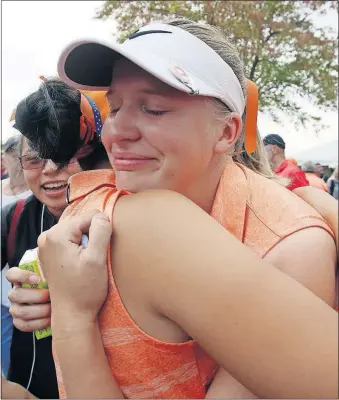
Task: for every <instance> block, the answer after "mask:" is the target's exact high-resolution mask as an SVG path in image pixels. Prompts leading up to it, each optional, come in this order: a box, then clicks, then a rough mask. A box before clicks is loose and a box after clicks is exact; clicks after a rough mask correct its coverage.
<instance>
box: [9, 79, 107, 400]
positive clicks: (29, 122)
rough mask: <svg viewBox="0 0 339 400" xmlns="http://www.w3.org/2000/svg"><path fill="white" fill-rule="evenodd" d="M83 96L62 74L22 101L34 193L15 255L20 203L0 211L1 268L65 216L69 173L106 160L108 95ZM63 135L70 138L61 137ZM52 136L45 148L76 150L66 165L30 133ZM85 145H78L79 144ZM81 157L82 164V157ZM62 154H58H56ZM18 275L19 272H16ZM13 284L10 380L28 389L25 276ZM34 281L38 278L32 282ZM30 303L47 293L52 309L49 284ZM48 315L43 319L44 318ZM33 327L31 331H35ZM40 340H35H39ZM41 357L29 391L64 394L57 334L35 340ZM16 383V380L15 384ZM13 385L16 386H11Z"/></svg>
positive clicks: (25, 158) (25, 161)
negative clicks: (22, 313) (103, 136)
mask: <svg viewBox="0 0 339 400" xmlns="http://www.w3.org/2000/svg"><path fill="white" fill-rule="evenodd" d="M86 93H88V95H86V96H85V95H83V94H82V93H81V92H80V91H79V90H76V89H74V88H72V87H70V86H69V85H67V84H65V83H63V82H61V81H60V80H59V79H50V80H46V79H43V82H42V83H41V85H40V87H39V89H38V90H37V91H36V92H34V93H32V94H31V95H29V96H28V97H27V98H25V99H24V100H22V101H21V102H20V103H19V105H18V107H17V109H16V115H15V128H16V129H18V131H19V132H20V133H24V134H25V135H26V137H22V138H21V141H20V142H21V148H20V152H21V153H20V161H21V165H22V168H23V173H24V175H25V178H26V181H27V183H28V186H29V187H30V189H31V190H32V192H33V195H31V196H30V197H29V198H28V199H27V200H26V201H25V203H24V205H23V208H22V210H21V212H20V215H19V217H18V219H17V224H16V230H15V235H14V236H12V238H13V246H12V247H13V248H14V251H13V254H9V251H8V245H7V244H8V243H9V242H11V241H10V235H9V232H10V227H11V222H12V220H13V215H14V211H15V208H16V204H15V203H13V204H9V205H7V206H6V207H4V208H3V209H2V216H1V227H2V229H1V267H3V266H4V265H5V264H6V263H8V264H9V266H10V270H9V272H8V273H11V271H12V270H18V271H19V273H25V272H28V271H22V270H20V269H18V268H12V267H15V266H17V265H18V264H19V262H20V260H21V258H22V256H23V255H24V253H25V252H26V250H28V249H34V248H36V247H37V239H38V237H39V235H40V234H41V231H44V230H47V229H49V228H51V227H52V226H53V225H55V224H56V223H57V221H58V220H59V217H60V215H61V214H62V212H63V211H64V209H65V207H66V193H67V182H68V179H69V177H70V176H72V175H74V174H75V173H77V172H80V171H81V166H82V167H88V168H91V167H92V166H93V165H98V164H96V160H97V158H98V156H99V157H100V159H101V162H102V163H104V162H105V160H107V155H106V152H105V149H104V147H103V146H102V144H101V143H97V141H96V139H95V138H96V131H97V128H98V127H99V116H100V121H104V119H105V116H106V110H108V106H106V108H105V104H107V103H106V100H105V97H104V93H103V92H101V94H100V92H97V93H95V94H94V96H90V92H86ZM100 96H101V98H102V99H103V100H104V102H103V104H104V106H103V107H102V108H103V109H104V110H105V112H104V113H102V108H100V107H99V106H98V107H97V106H96V104H98V103H99V101H97V100H95V101H94V100H93V99H94V98H98V97H100ZM74 130H76V132H77V135H76V136H77V143H75V142H72V141H70V140H68V138H69V137H70V136H72V132H73V131H74ZM59 134H60V136H61V137H63V138H64V139H65V140H64V141H63V140H61V141H60V140H59V138H58V135H59ZM36 135H38V136H39V137H43V136H45V135H46V136H48V138H49V140H48V141H46V142H45V151H48V149H49V148H54V146H55V142H53V140H54V139H55V138H56V140H57V143H58V144H59V145H60V146H61V148H60V149H59V156H60V155H61V157H65V155H66V156H67V154H68V152H69V151H71V152H73V151H74V149H76V150H75V151H74V153H75V152H76V153H77V154H76V156H77V157H76V158H75V157H72V159H71V160H69V161H70V162H69V163H67V164H64V163H62V162H60V160H59V161H58V160H55V162H53V161H52V160H51V159H50V158H49V157H45V156H44V154H43V153H41V154H38V153H37V150H36V146H35V145H36V143H33V141H32V140H30V138H32V137H34V138H35V137H36ZM80 143H82V144H83V146H81V148H80V149H79V144H80ZM77 150H79V151H77ZM78 157H80V158H81V166H80V165H79V163H78V162H77V159H78ZM56 158H57V156H56ZM14 275H15V274H14ZM11 283H12V284H13V285H14V288H13V289H12V290H11V292H10V293H9V297H10V300H11V303H12V306H11V313H12V315H13V319H14V321H13V322H14V328H13V338H12V346H11V352H10V368H9V373H8V380H9V381H12V382H15V383H17V384H19V385H20V386H22V387H24V388H26V387H27V386H28V384H29V381H30V375H31V370H32V362H33V355H34V351H33V343H32V333H28V332H25V330H24V329H23V327H22V326H20V327H19V328H18V326H17V324H16V322H17V320H18V313H17V305H16V301H17V297H16V293H17V291H16V290H19V291H20V290H23V291H28V289H22V288H21V287H20V286H21V283H22V282H21V281H20V275H19V276H18V275H16V276H14V278H13V279H12V280H11ZM30 283H34V282H30ZM28 293H29V298H28V299H27V302H28V303H30V304H33V305H32V307H33V308H34V307H36V298H37V296H40V295H42V296H43V297H44V298H45V304H44V315H46V314H48V313H49V312H50V304H49V295H48V291H47V290H45V289H30V290H29V291H28ZM41 320H42V321H43V320H44V319H43V318H42V319H40V321H41ZM36 329H37V328H34V329H33V330H32V331H35V330H36ZM34 340H35V339H34ZM35 346H36V353H35V354H36V358H35V364H34V369H33V374H32V379H31V381H30V384H29V391H30V392H31V393H32V394H33V395H34V396H37V397H39V398H43V399H49V398H51V399H55V398H59V393H58V387H57V381H56V372H55V366H54V361H53V357H52V338H51V337H47V338H44V339H41V340H35ZM14 386H15V385H14ZM12 387H13V385H12Z"/></svg>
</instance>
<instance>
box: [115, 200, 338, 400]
mask: <svg viewBox="0 0 339 400" xmlns="http://www.w3.org/2000/svg"><path fill="white" fill-rule="evenodd" d="M167 207H168V208H167ZM167 210H172V215H169V213H168V211H167ZM197 227H203V229H202V228H199V229H197ZM114 243H115V246H114V250H113V252H112V257H113V265H114V266H115V273H116V274H119V269H120V268H130V269H131V270H133V273H134V274H136V276H134V279H136V280H137V279H138V278H140V279H143V281H144V282H148V288H147V290H148V291H149V292H150V293H151V295H150V297H151V298H153V299H156V304H154V306H155V307H157V309H158V311H159V312H160V313H162V314H163V315H164V316H166V317H168V318H170V319H172V320H173V321H174V322H176V323H177V324H178V325H179V326H181V327H182V328H183V329H184V330H185V331H186V332H187V333H188V334H189V335H190V336H192V337H193V338H195V339H196V340H197V341H198V343H200V345H201V346H202V347H203V348H204V349H205V350H206V351H207V352H208V353H209V354H211V356H212V357H213V358H214V359H215V360H217V362H218V363H219V364H220V365H222V366H223V367H224V368H225V369H226V370H227V371H229V372H230V373H231V374H232V376H233V377H234V378H235V379H236V380H238V381H239V382H241V383H242V384H243V385H244V386H245V387H246V388H248V389H249V390H251V391H252V392H253V393H255V394H256V395H257V396H259V397H271V398H278V397H286V398H291V397H295V398H296V397H306V398H313V397H316V398H322V397H327V398H333V397H336V396H337V390H338V388H337V374H338V365H337V359H336V354H337V347H338V340H337V335H338V326H337V314H336V313H335V312H334V311H333V310H331V308H330V307H328V306H327V305H326V304H325V303H324V302H323V301H321V300H320V299H319V298H317V297H316V296H314V295H313V294H312V293H311V292H310V291H309V290H307V289H305V288H304V287H302V286H301V285H300V284H298V283H297V282H296V281H295V280H294V279H292V278H290V277H288V276H287V275H285V274H283V273H281V272H280V271H279V270H277V269H276V268H272V266H271V265H270V264H269V263H268V262H267V261H264V260H261V259H260V258H258V257H256V256H255V255H254V254H253V253H252V252H251V251H250V250H249V249H247V248H246V247H245V246H244V245H243V244H242V243H240V242H239V241H238V240H236V239H235V238H234V237H233V236H232V235H231V234H229V233H228V232H226V231H225V230H224V229H223V228H222V227H221V226H220V225H218V224H217V223H216V222H215V221H214V220H213V219H212V218H211V217H210V216H208V215H207V214H206V213H204V212H203V211H202V210H201V209H199V208H198V207H196V206H194V205H193V204H192V203H191V202H190V201H189V200H187V199H185V198H183V197H181V196H179V195H177V194H174V193H161V195H158V194H157V193H154V192H153V193H150V192H149V193H140V194H138V195H135V196H126V197H124V198H122V199H121V200H119V202H118V203H117V206H116V212H115V231H114ZM131 243H133V252H131V251H129V249H130V244H131ZM173 249H175V251H173ZM304 258H305V260H304V261H305V262H310V261H311V260H308V259H307V255H305V257H304ZM135 265H138V268H134V267H133V266H135ZM138 274H140V276H138ZM188 282H189V285H188V284H187V283H188ZM173 293H175V296H173ZM202 294H205V295H202ZM202 321H203V322H202ZM320 321H321V322H320ZM272 371H274V373H273V372H272ZM319 382H321V384H319Z"/></svg>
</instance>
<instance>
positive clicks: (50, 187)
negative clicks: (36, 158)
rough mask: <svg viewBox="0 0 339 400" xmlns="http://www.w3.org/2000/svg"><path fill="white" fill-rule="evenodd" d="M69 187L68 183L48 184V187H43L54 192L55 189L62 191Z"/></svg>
mask: <svg viewBox="0 0 339 400" xmlns="http://www.w3.org/2000/svg"><path fill="white" fill-rule="evenodd" d="M66 186H67V184H66V183H63V184H61V185H60V184H59V185H57V184H53V183H52V184H48V185H44V186H43V187H44V189H52V190H55V189H62V188H64V187H66Z"/></svg>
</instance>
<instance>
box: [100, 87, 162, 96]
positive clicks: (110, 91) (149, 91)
mask: <svg viewBox="0 0 339 400" xmlns="http://www.w3.org/2000/svg"><path fill="white" fill-rule="evenodd" d="M114 92H115V89H112V88H109V89H108V91H107V93H106V97H109V96H111V95H113V94H114ZM139 93H144V94H151V95H158V96H163V95H165V94H166V93H169V90H168V89H167V88H158V89H141V90H139Z"/></svg>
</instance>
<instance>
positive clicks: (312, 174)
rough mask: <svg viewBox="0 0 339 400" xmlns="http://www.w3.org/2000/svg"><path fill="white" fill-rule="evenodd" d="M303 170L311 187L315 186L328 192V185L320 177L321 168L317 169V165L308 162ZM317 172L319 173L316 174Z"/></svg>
mask: <svg viewBox="0 0 339 400" xmlns="http://www.w3.org/2000/svg"><path fill="white" fill-rule="evenodd" d="M318 165H320V164H318ZM321 168H322V167H321ZM302 170H303V171H304V172H305V175H306V178H307V180H308V181H309V183H310V186H314V187H316V188H318V189H321V190H325V192H327V185H326V183H325V181H324V180H323V179H322V178H320V177H319V168H317V166H316V164H314V163H313V162H312V161H307V162H305V163H304V164H303V166H302ZM316 171H318V172H317V173H316Z"/></svg>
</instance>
